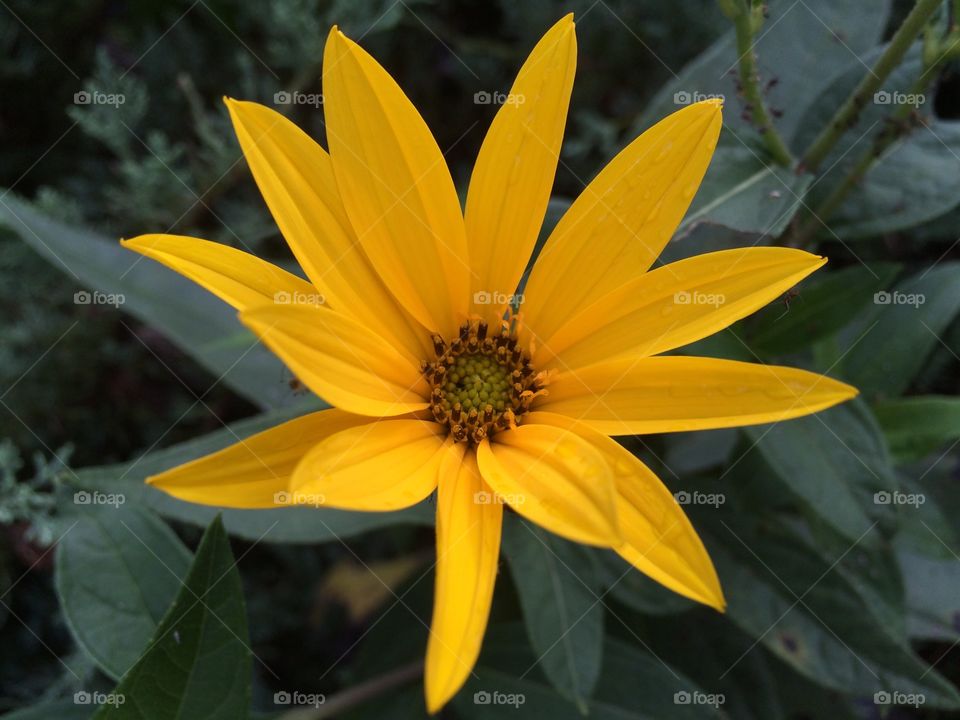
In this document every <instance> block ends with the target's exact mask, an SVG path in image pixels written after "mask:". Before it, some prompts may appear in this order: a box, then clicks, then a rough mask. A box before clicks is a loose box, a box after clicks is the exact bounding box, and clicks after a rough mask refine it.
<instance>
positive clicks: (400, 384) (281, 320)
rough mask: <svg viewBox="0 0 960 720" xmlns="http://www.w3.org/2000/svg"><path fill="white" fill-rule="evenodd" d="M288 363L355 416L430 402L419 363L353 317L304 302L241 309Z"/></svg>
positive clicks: (308, 383) (413, 408) (413, 407)
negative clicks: (425, 399) (415, 362)
mask: <svg viewBox="0 0 960 720" xmlns="http://www.w3.org/2000/svg"><path fill="white" fill-rule="evenodd" d="M240 319H241V320H242V321H243V322H244V324H246V325H247V326H248V327H250V329H252V330H253V331H254V332H255V333H256V334H257V335H258V336H259V337H260V339H261V340H262V341H263V342H264V344H266V345H267V347H269V348H270V349H271V350H272V351H273V352H274V353H276V354H277V355H278V356H279V357H280V359H281V360H283V361H284V363H286V365H287V367H289V368H290V370H292V371H293V372H294V374H295V375H296V376H297V377H298V378H299V379H300V380H302V381H303V383H304V384H305V385H306V386H307V387H308V388H310V389H311V390H313V392H315V393H316V394H317V395H319V396H320V397H322V398H323V399H324V400H326V401H327V402H329V403H330V404H331V405H334V406H336V407H338V408H341V409H343V410H347V411H348V412H354V413H357V414H358V415H373V416H377V417H384V416H388V415H402V414H403V413H407V412H414V411H417V410H422V409H424V408H426V407H428V403H426V402H424V398H425V397H427V396H428V395H429V392H430V389H429V386H428V384H427V382H426V380H425V379H424V377H423V375H422V374H421V373H420V370H419V368H418V367H417V365H415V364H414V363H413V361H412V360H409V359H408V358H407V357H406V356H405V355H402V354H400V353H399V352H398V351H397V350H396V349H394V348H393V347H392V346H391V345H390V344H389V343H388V342H386V341H385V340H384V339H383V338H381V337H379V336H378V335H376V334H375V333H374V332H373V331H372V330H368V329H367V328H366V327H364V326H363V325H361V324H360V323H358V322H357V321H356V320H354V319H352V318H350V317H348V316H346V315H342V314H340V313H338V312H335V311H333V310H330V309H327V308H324V307H316V306H308V305H298V306H294V305H277V306H262V307H259V308H257V309H255V310H249V311H247V312H244V313H241V314H240Z"/></svg>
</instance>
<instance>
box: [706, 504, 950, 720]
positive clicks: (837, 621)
mask: <svg viewBox="0 0 960 720" xmlns="http://www.w3.org/2000/svg"><path fill="white" fill-rule="evenodd" d="M741 517H742V516H741ZM755 524H757V523H755V522H751V521H749V520H742V519H737V516H734V515H730V514H728V516H727V520H726V521H725V525H726V527H724V528H722V529H718V530H716V531H715V532H716V533H717V534H716V536H715V537H714V540H715V541H716V542H713V543H711V544H710V547H711V554H712V556H713V559H714V562H715V563H716V565H717V571H718V573H719V575H720V578H721V580H722V581H723V585H724V589H725V591H726V596H727V602H728V607H727V616H728V617H729V618H730V619H731V620H732V621H733V622H734V623H736V624H737V625H738V626H740V627H741V628H742V629H743V630H744V631H745V632H746V633H748V634H749V635H750V636H751V637H753V638H755V642H744V648H743V651H744V653H750V652H756V651H757V650H756V648H755V647H754V646H755V645H756V644H762V645H763V646H764V647H766V648H767V649H768V650H770V651H771V652H772V653H773V654H775V655H776V656H778V657H779V658H780V659H781V660H783V661H784V662H786V663H787V664H788V665H790V666H791V667H793V668H794V669H795V670H796V671H797V672H799V673H801V674H802V675H805V676H806V677H808V678H810V679H811V680H813V681H814V682H816V683H818V684H820V685H823V686H826V687H829V688H833V689H834V690H837V691H839V692H842V693H846V694H852V695H864V696H872V695H873V694H874V693H876V692H880V691H886V692H899V693H922V694H923V695H924V696H925V698H926V705H927V706H929V707H942V708H958V707H960V695H958V693H957V691H956V689H955V688H954V687H953V686H952V685H951V684H950V683H949V682H947V681H946V680H945V679H944V678H943V677H941V676H940V675H939V674H938V673H937V672H936V671H934V670H931V669H930V668H929V667H928V666H927V665H926V663H924V662H923V661H922V660H921V659H920V658H918V657H917V656H916V655H914V654H913V652H912V651H911V649H910V647H909V645H907V644H906V642H905V641H904V640H903V639H902V638H898V637H897V636H896V635H895V634H894V633H891V631H890V629H889V628H888V627H887V625H886V624H885V623H884V622H883V619H882V618H881V617H878V616H877V615H876V613H875V612H874V609H873V607H872V605H871V603H870V602H868V601H866V600H865V599H864V598H863V597H862V595H861V594H860V592H859V591H858V590H857V587H856V585H855V584H853V583H851V582H850V581H849V579H848V578H847V577H846V575H845V574H844V573H843V572H842V570H838V569H837V568H836V567H835V563H836V561H837V560H838V559H840V558H833V562H831V561H830V560H828V559H824V558H822V557H821V556H820V554H819V553H818V552H817V550H816V549H815V548H813V547H812V546H809V545H808V544H807V543H806V542H805V541H804V540H803V539H802V537H801V536H799V535H796V534H788V533H786V532H784V531H783V530H780V529H778V528H777V527H776V526H775V525H772V524H770V523H765V524H764V525H763V527H762V529H760V528H759V526H758V527H752V526H753V525H755ZM848 547H850V548H853V547H855V545H854V544H853V543H851V544H850V545H849V546H848Z"/></svg>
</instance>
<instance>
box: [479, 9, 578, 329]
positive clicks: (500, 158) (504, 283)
mask: <svg viewBox="0 0 960 720" xmlns="http://www.w3.org/2000/svg"><path fill="white" fill-rule="evenodd" d="M576 65H577V40H576V34H575V32H574V25H573V14H570V15H567V16H566V17H565V18H563V19H562V20H561V21H560V22H558V23H557V24H556V25H554V26H553V27H552V28H551V29H550V30H549V31H548V32H547V34H546V35H544V36H543V39H542V40H540V42H539V43H537V46H536V47H535V48H534V49H533V52H531V53H530V57H529V58H528V59H527V61H526V62H525V63H524V64H523V67H522V68H521V69H520V73H519V74H518V75H517V79H516V81H515V82H514V84H513V87H512V88H511V89H510V94H509V95H508V96H507V98H506V101H505V102H504V103H503V104H502V105H501V106H500V109H499V110H498V111H497V115H496V117H495V118H494V120H493V124H492V125H491V126H490V129H489V130H488V131H487V136H486V138H485V139H484V141H483V146H482V147H481V148H480V154H479V156H478V157H477V163H476V165H475V166H474V168H473V175H472V176H471V177H470V189H469V191H468V193H467V210H466V219H465V222H466V228H467V243H468V246H469V250H470V263H471V265H472V267H473V270H474V272H475V273H476V275H475V276H474V277H473V282H472V287H471V291H472V295H471V298H472V300H473V305H474V307H473V312H475V313H477V314H480V315H484V316H485V317H486V319H487V320H488V321H490V322H496V321H497V320H498V319H499V318H500V317H502V316H503V312H504V310H505V306H506V304H507V300H506V299H507V298H508V297H509V296H510V295H512V294H513V293H514V292H515V291H516V289H517V285H518V284H519V282H520V276H521V275H522V274H523V270H524V268H525V267H526V264H527V260H529V259H530V255H531V253H532V252H533V246H534V244H535V243H536V241H537V235H538V234H539V233H540V226H541V225H542V223H543V216H544V213H545V212H546V208H547V202H548V201H549V200H550V191H551V189H552V188H553V178H554V174H555V173H556V170H557V160H558V158H559V155H560V144H561V142H562V140H563V129H564V125H565V124H566V120H567V106H568V105H569V104H570V91H571V90H572V88H573V75H574V72H575V71H576ZM478 293H484V295H480V296H479V297H482V298H484V299H485V300H487V299H489V300H491V301H492V302H477V297H478ZM501 299H502V300H501Z"/></svg>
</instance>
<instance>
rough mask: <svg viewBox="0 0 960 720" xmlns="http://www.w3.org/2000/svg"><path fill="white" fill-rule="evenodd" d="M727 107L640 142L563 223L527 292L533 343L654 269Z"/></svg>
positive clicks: (670, 121) (679, 117) (702, 107)
mask: <svg viewBox="0 0 960 720" xmlns="http://www.w3.org/2000/svg"><path fill="white" fill-rule="evenodd" d="M720 108H721V104H720V103H719V102H717V101H712V100H711V101H705V102H701V103H695V104H693V105H690V106H688V107H685V108H684V109H682V110H679V111H677V112H675V113H673V114H672V115H670V116H669V117H667V118H666V119H664V120H661V121H660V122H659V123H657V124H656V125H654V126H653V127H652V128H650V129H649V130H647V131H646V132H645V133H643V134H642V135H641V136H640V137H638V138H637V139H636V140H634V141H633V142H632V143H631V144H630V145H629V146H627V147H626V148H625V149H624V150H623V151H621V152H620V154H619V155H617V156H616V157H615V158H614V159H613V160H611V161H610V163H609V164H608V165H607V166H606V167H605V168H604V169H603V170H602V171H601V172H600V174H599V175H597V177H596V178H595V179H594V180H593V181H592V182H591V183H590V184H589V185H588V186H587V187H586V188H585V189H584V190H583V192H582V193H580V197H578V198H577V200H576V201H575V202H574V203H573V205H572V206H571V207H570V209H569V210H567V212H566V213H565V214H564V216H563V217H562V218H561V219H560V222H559V223H557V227H556V228H555V229H554V231H553V233H552V234H551V235H550V238H549V239H548V240H547V243H546V245H545V246H544V248H543V252H541V253H540V256H539V257H538V258H537V262H536V264H535V265H534V268H533V270H532V272H531V273H530V281H529V282H528V283H527V286H526V289H525V290H524V305H523V308H522V310H523V311H524V314H525V321H524V322H525V325H526V328H527V330H526V332H527V335H528V336H531V335H532V336H533V337H534V338H548V337H550V336H551V335H553V333H554V332H556V330H557V328H559V327H560V326H561V325H562V324H563V323H564V322H565V321H566V320H567V318H570V317H572V316H573V315H574V314H575V313H576V312H578V311H579V310H580V309H582V308H584V307H586V306H587V305H590V304H591V303H593V302H594V301H596V300H598V299H599V298H601V297H602V296H604V295H606V294H607V293H608V292H610V291H611V290H614V289H616V288H618V287H620V286H621V285H623V284H624V283H627V282H629V281H630V280H633V279H635V278H636V277H638V276H639V275H640V274H641V273H644V272H646V270H647V269H648V268H649V267H650V266H651V265H652V264H653V261H654V260H656V258H657V256H658V255H659V254H660V251H661V250H662V249H663V246H664V245H666V243H667V241H668V240H669V239H670V236H671V235H672V234H673V232H674V230H676V229H677V226H678V225H679V224H680V220H681V219H682V218H683V215H684V213H685V212H686V211H687V207H688V206H689V205H690V201H691V200H692V199H693V196H694V194H695V193H696V191H697V188H698V187H699V185H700V181H701V180H702V179H703V175H704V173H705V172H706V170H707V165H708V164H709V162H710V158H711V157H712V156H713V150H714V148H715V147H716V144H717V136H718V135H719V133H720V126H721V124H722V118H721V112H720Z"/></svg>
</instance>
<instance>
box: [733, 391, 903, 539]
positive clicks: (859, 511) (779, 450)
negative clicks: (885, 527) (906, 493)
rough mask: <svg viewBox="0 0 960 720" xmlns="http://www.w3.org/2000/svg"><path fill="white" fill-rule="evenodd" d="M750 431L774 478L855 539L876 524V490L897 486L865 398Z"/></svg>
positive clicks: (818, 514)
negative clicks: (874, 500) (874, 502)
mask: <svg viewBox="0 0 960 720" xmlns="http://www.w3.org/2000/svg"><path fill="white" fill-rule="evenodd" d="M745 432H746V435H747V436H748V437H749V438H750V439H751V440H752V442H753V443H754V448H753V449H752V451H753V452H757V453H759V454H760V455H761V456H762V457H763V459H764V460H765V461H766V463H767V464H768V466H769V468H770V471H771V472H772V478H771V479H773V480H775V481H777V482H779V483H780V484H781V486H782V487H783V488H785V489H786V490H787V491H788V492H789V493H790V495H792V496H793V497H794V498H795V499H796V500H797V501H798V502H799V503H800V504H801V505H802V506H803V508H804V509H805V511H807V512H809V513H811V514H813V515H816V516H817V517H819V518H821V519H822V520H823V521H824V522H825V523H827V525H829V526H830V527H832V528H833V529H834V530H836V531H837V532H838V533H840V534H841V535H843V536H844V537H845V538H847V539H848V540H850V541H859V540H861V538H863V537H864V536H865V535H867V534H868V531H869V530H870V529H871V527H872V526H873V525H874V523H875V520H874V518H873V517H872V516H873V514H874V513H878V514H879V509H880V508H878V506H876V505H874V504H873V496H874V493H877V492H881V491H887V492H891V491H893V490H895V489H896V480H895V478H894V476H893V469H892V467H891V465H890V460H889V458H888V454H887V450H886V447H885V445H884V442H883V437H882V435H881V434H880V431H879V428H878V427H877V425H876V422H875V421H874V420H873V418H872V416H871V415H870V412H869V410H867V409H866V407H865V405H864V404H863V403H862V402H859V401H852V402H847V403H844V404H842V405H839V406H837V407H835V408H831V409H830V410H827V411H825V412H821V413H817V414H816V415H811V416H808V417H804V418H799V419H796V420H788V421H785V422H780V423H775V424H773V425H759V426H754V427H749V428H746V430H745ZM880 507H882V506H880ZM867 508H870V511H869V512H868V510H867Z"/></svg>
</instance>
